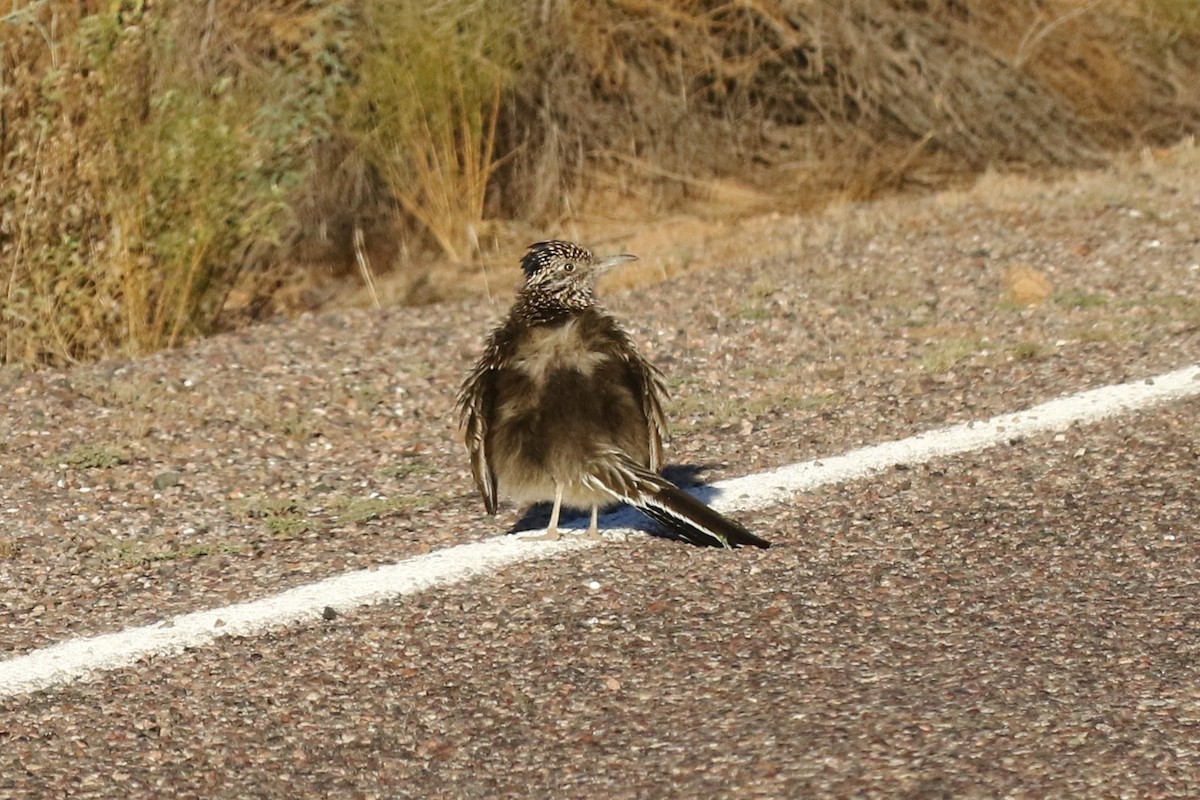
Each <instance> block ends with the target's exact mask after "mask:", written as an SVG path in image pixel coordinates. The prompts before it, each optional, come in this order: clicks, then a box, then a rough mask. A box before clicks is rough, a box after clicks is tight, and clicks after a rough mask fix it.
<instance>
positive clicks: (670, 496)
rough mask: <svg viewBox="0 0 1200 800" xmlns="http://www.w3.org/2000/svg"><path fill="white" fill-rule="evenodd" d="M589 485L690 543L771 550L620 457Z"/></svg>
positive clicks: (599, 470)
mask: <svg viewBox="0 0 1200 800" xmlns="http://www.w3.org/2000/svg"><path fill="white" fill-rule="evenodd" d="M590 482H591V483H593V485H596V486H598V487H599V488H602V489H603V490H604V491H606V492H608V493H609V494H611V495H612V496H613V497H615V498H616V499H618V500H621V501H623V502H625V503H628V504H629V505H631V506H633V507H634V508H636V509H638V510H639V511H641V512H642V513H643V514H645V515H646V516H648V517H650V518H651V519H653V520H654V521H655V522H658V523H659V524H661V525H663V526H664V527H666V528H667V529H669V530H671V531H672V532H674V533H676V534H678V535H679V536H680V537H682V538H683V539H684V540H686V541H688V542H691V543H692V544H698V545H707V546H710V547H730V548H731V547H743V546H747V545H753V546H754V547H764V548H765V547H770V546H771V543H770V542H768V541H766V540H765V539H761V538H759V537H758V536H755V535H754V534H753V533H751V532H750V531H748V530H746V529H745V528H744V527H742V526H741V525H740V524H738V523H737V522H734V521H733V520H731V519H729V518H728V517H725V516H722V515H721V514H718V513H717V512H716V511H713V510H712V509H711V508H709V507H708V506H707V505H705V504H704V503H703V502H701V501H700V500H697V499H696V498H695V497H693V496H692V495H690V494H688V493H687V492H685V491H683V490H682V489H680V488H679V487H678V486H676V485H675V484H673V483H671V482H670V481H668V480H667V479H666V478H664V477H662V476H661V475H658V474H656V473H654V472H651V471H650V470H648V469H644V468H642V467H640V466H637V465H635V464H633V463H631V462H630V461H629V459H628V458H627V457H624V456H621V457H620V459H619V461H618V463H615V464H612V463H609V464H605V465H604V468H601V469H597V470H596V474H593V475H592V476H591V481H590Z"/></svg>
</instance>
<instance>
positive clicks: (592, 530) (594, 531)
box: [583, 505, 604, 539]
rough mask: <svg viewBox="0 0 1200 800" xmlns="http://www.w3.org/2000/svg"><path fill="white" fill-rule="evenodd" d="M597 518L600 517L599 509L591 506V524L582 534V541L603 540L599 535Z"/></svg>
mask: <svg viewBox="0 0 1200 800" xmlns="http://www.w3.org/2000/svg"><path fill="white" fill-rule="evenodd" d="M599 517H600V507H599V506H595V505H593V506H592V524H591V525H588V529H587V530H586V531H584V534H583V538H584V539H603V538H604V537H603V536H601V535H600V520H599Z"/></svg>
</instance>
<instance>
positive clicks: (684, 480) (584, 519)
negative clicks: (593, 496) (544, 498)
mask: <svg viewBox="0 0 1200 800" xmlns="http://www.w3.org/2000/svg"><path fill="white" fill-rule="evenodd" d="M714 466H716V465H715V464H672V465H670V466H668V467H664V468H663V471H662V475H663V477H664V478H666V479H667V480H669V481H670V482H671V483H673V484H675V485H676V486H678V487H679V488H680V489H687V490H688V491H689V492H690V493H691V494H693V495H695V496H696V497H698V498H699V499H700V500H702V501H703V502H705V503H712V501H713V499H714V498H716V496H717V495H718V494H719V492H718V491H717V490H716V489H714V488H712V487H711V486H705V485H704V484H703V475H704V473H706V472H707V471H708V470H709V469H711V468H712V467H714ZM552 509H553V504H552V503H549V502H546V503H534V504H533V505H531V506H529V508H527V509H525V511H524V513H522V514H521V517H520V519H518V520H517V521H516V522H515V523H513V526H512V527H511V528H509V529H508V533H521V532H523V531H536V530H541V529H543V528H545V527H546V526H547V525H549V524H550V512H551V510H552ZM559 519H560V521H561V522H562V523H564V524H563V527H564V528H575V527H579V528H583V527H586V526H587V523H588V512H586V511H584V512H579V511H576V510H574V509H563V511H562V516H561V517H560V518H559ZM614 527H615V528H636V529H638V530H644V531H646V532H647V533H649V534H651V535H653V536H659V537H661V538H663V539H675V540H679V541H682V540H683V537H682V536H679V535H678V534H676V533H674V532H673V531H670V530H668V529H667V528H664V527H663V526H661V525H659V524H658V523H657V522H655V521H654V520H652V519H650V517H647V516H646V515H645V514H642V513H641V512H639V511H637V510H635V509H632V508H629V507H627V506H617V507H614V508H613V509H612V511H609V512H608V513H605V514H602V515H601V517H600V530H601V531H603V530H604V529H605V528H614Z"/></svg>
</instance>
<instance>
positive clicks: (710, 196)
mask: <svg viewBox="0 0 1200 800" xmlns="http://www.w3.org/2000/svg"><path fill="white" fill-rule="evenodd" d="M8 7H9V10H7V11H5V12H3V14H2V16H0V336H2V341H0V363H3V364H9V365H23V366H32V365H43V364H49V365H56V364H63V363H69V362H72V361H78V360H88V359H93V358H97V357H101V356H105V355H113V354H118V355H132V354H137V353H144V352H149V351H153V350H157V349H160V348H163V347H169V346H172V345H175V344H178V343H179V342H182V341H185V340H187V339H188V338H190V337H194V336H198V335H205V334H208V333H211V332H213V331H215V330H220V329H225V328H229V327H232V326H236V325H239V324H245V323H246V322H249V321H253V320H255V319H259V318H262V317H264V316H267V315H271V314H275V313H279V312H280V311H288V310H291V309H294V308H301V307H313V306H315V305H319V304H321V303H324V302H328V301H329V298H330V290H329V289H328V287H329V286H334V287H339V286H341V287H346V286H353V287H358V286H362V287H365V288H364V291H365V294H364V295H363V296H364V297H365V298H366V299H367V301H368V302H375V303H382V302H427V301H430V300H437V299H441V298H444V297H448V296H454V295H455V294H456V293H460V292H462V291H464V289H463V288H462V287H463V286H465V285H467V284H469V283H470V282H471V280H472V279H474V278H477V277H478V276H480V275H482V276H483V277H484V278H485V280H486V278H487V271H488V270H489V268H490V267H491V266H492V265H494V264H495V263H498V262H497V259H499V260H500V263H505V259H507V260H509V261H511V257H512V250H513V249H514V248H515V247H519V246H520V245H522V244H524V243H526V242H527V241H528V240H529V239H530V237H531V236H539V235H542V234H543V233H546V232H556V231H560V230H563V229H564V228H566V227H567V226H569V225H571V224H573V223H574V222H576V221H579V220H591V221H595V220H600V221H601V222H603V220H605V219H609V220H617V221H619V220H620V219H630V218H640V219H653V218H654V217H656V216H659V215H667V214H671V213H676V212H679V211H680V210H686V211H688V212H689V213H699V214H712V215H722V216H728V215H737V214H752V213H760V212H763V211H765V210H768V209H770V210H780V209H782V210H787V211H797V210H807V209H814V208H819V207H822V206H824V205H826V204H828V203H830V202H837V201H845V200H860V199H870V198H874V197H878V196H881V195H884V194H889V193H896V192H902V191H912V190H918V191H919V190H929V189H936V188H940V187H944V186H947V185H950V184H953V183H955V182H961V181H964V180H968V179H970V178H971V177H972V176H976V175H978V174H980V173H981V172H983V171H985V170H989V169H993V170H1019V171H1025V172H1030V173H1034V174H1041V173H1052V172H1055V171H1058V170H1062V169H1070V168H1078V167H1087V166H1096V165H1100V164H1103V163H1104V162H1105V161H1106V160H1107V159H1108V158H1110V157H1111V155H1112V154H1113V153H1115V152H1119V151H1123V150H1128V149H1130V148H1137V147H1157V146H1165V145H1168V144H1170V143H1173V142H1175V141H1177V140H1179V139H1180V138H1182V137H1185V136H1188V135H1192V134H1194V133H1195V132H1196V131H1197V129H1198V128H1200V84H1198V83H1197V81H1196V80H1195V76H1196V75H1197V74H1200V5H1197V4H1196V3H1195V2H1193V0H1089V1H1086V2H1085V1H1084V0H1035V2H1028V3H997V2H993V1H992V0H836V1H835V0H750V2H741V3H724V2H718V1H717V0H676V1H674V2H672V1H671V0H580V2H572V3H568V2H544V1H543V0H536V1H535V0H520V1H519V2H499V0H491V1H489V0H435V1H434V2H414V1H413V0H309V1H308V2H294V0H208V2H203V3H196V2H181V1H179V0H159V1H158V2H146V1H145V0H105V1H104V2H100V0H84V1H83V2H71V3H68V2H61V1H60V0H14V2H13V3H10V4H8ZM614 209H621V211H620V212H617V211H614ZM435 266H436V268H437V269H436V271H435ZM435 274H437V275H442V276H447V275H448V276H450V277H449V279H447V278H445V277H442V278H440V279H435V278H434V276H435ZM381 283H386V285H387V286H388V287H391V288H390V289H389V290H388V291H384V289H382V288H381ZM314 286H321V287H325V288H322V289H321V290H319V291H318V290H316V289H314V288H313V287H314ZM333 291H334V292H336V288H335V290H333Z"/></svg>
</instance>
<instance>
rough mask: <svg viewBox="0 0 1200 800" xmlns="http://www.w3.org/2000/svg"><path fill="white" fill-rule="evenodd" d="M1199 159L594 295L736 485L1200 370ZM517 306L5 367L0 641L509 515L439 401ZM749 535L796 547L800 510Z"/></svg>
mask: <svg viewBox="0 0 1200 800" xmlns="http://www.w3.org/2000/svg"><path fill="white" fill-rule="evenodd" d="M1198 167H1200V155H1197V150H1196V148H1194V147H1187V146H1181V147H1180V148H1177V149H1176V150H1172V151H1169V152H1165V153H1155V154H1147V155H1146V156H1145V157H1143V158H1140V159H1136V160H1133V161H1131V162H1130V163H1128V164H1124V165H1122V166H1119V167H1115V168H1113V169H1111V170H1107V171H1104V172H1097V173H1087V174H1082V175H1078V176H1072V177H1069V178H1067V179H1064V180H1062V181H1059V182H1055V183H1048V184H1043V183H1038V182H1033V181H1028V180H1023V179H1018V178H1002V177H990V178H986V179H985V180H984V181H982V182H981V183H980V185H979V186H977V187H975V188H974V189H972V190H970V191H964V192H951V193H945V194H941V195H937V196H934V197H928V198H923V199H917V200H912V199H908V200H897V201H889V202H885V203H876V204H869V205H852V206H845V207H840V208H837V209H832V210H830V211H828V212H826V213H824V214H822V215H818V216H815V217H804V218H793V217H785V216H779V217H767V218H758V219H753V220H746V221H743V222H741V223H738V224H737V225H728V224H727V225H722V226H720V238H719V239H717V238H704V239H701V240H698V241H690V242H687V243H675V244H667V243H664V244H663V250H662V257H663V259H664V260H672V259H677V256H678V250H679V249H680V248H685V247H686V249H687V253H688V259H689V260H690V262H691V263H692V264H693V267H694V268H693V269H691V270H689V271H687V272H686V273H683V274H678V275H675V276H674V277H672V278H670V279H669V280H667V281H665V282H662V283H657V284H653V285H651V284H649V283H639V282H638V280H637V278H636V276H635V277H634V278H633V279H632V283H633V284H634V285H632V286H630V287H627V288H623V289H618V290H615V291H612V292H610V293H608V294H607V296H606V300H607V304H608V305H609V307H610V308H611V309H612V310H613V311H614V312H615V313H616V314H617V315H618V316H619V317H620V318H622V319H623V320H625V321H627V322H628V324H629V327H630V328H631V331H632V333H633V335H634V338H635V340H636V341H637V342H638V343H639V345H640V346H641V347H642V348H643V349H644V351H645V352H646V353H647V355H648V356H650V358H651V359H652V360H653V361H654V362H656V363H657V364H659V365H660V366H661V367H662V368H663V369H664V371H665V372H666V373H667V375H668V376H669V378H670V381H671V386H672V393H673V401H672V403H671V406H670V409H669V411H668V414H669V418H670V419H671V422H672V429H673V438H672V441H671V443H670V446H669V449H668V451H667V456H668V460H669V462H671V463H673V464H679V465H686V466H690V467H695V468H698V469H699V470H700V475H701V476H702V477H705V478H707V479H714V478H719V477H724V476H732V475H740V474H745V473H748V472H752V471H757V470H760V469H764V468H768V467H772V466H777V465H780V464H784V463H790V462H792V461H795V460H798V459H803V458H810V457H816V456H820V455H823V454H829V453H836V452H841V451H844V450H846V449H850V448H853V447H855V446H858V445H862V444H868V443H873V442H877V441H880V440H883V439H888V438H894V437H900V436H905V435H909V434H912V433H916V432H918V431H921V430H925V429H928V428H930V427H934V426H940V425H943V424H946V423H947V422H954V421H962V420H967V419H972V418H980V417H986V416H990V415H992V414H995V413H999V412H1003V411H1010V410H1016V409H1019V408H1021V407H1023V406H1025V405H1029V404H1032V403H1035V402H1038V401H1041V400H1044V399H1046V398H1048V397H1050V396H1054V395H1057V394H1060V393H1063V392H1069V391H1076V390H1079V389H1082V388H1085V387H1088V386H1093V385H1099V384H1103V383H1109V382H1114V381H1122V380H1131V379H1136V378H1139V377H1144V376H1148V375H1152V374H1154V373H1156V372H1158V371H1165V370H1168V369H1173V368H1176V367H1179V366H1182V365H1185V364H1190V363H1196V362H1197V361H1200V299H1198V292H1197V291H1196V290H1197V286H1198V284H1200V234H1198V228H1200V226H1198V225H1197V222H1196V220H1197V219H1198V218H1200V190H1198V189H1197V188H1196V187H1197V182H1196V181H1195V174H1196V172H1197V168H1198ZM714 236H715V234H714ZM612 249H617V248H616V247H613V248H612ZM640 255H641V256H642V258H643V262H642V265H643V268H646V269H650V270H653V269H654V267H653V263H654V260H655V258H656V253H654V252H641V253H640ZM515 262H516V254H514V266H513V271H514V277H515V275H516V266H515ZM507 303H508V296H501V297H497V298H495V299H494V300H493V301H485V300H483V299H480V300H478V301H474V302H464V303H458V304H452V305H441V306H436V307H427V308H416V309H407V308H396V309H389V310H385V311H383V312H374V313H368V312H355V311H350V312H339V313H327V314H321V315H316V316H308V317H305V318H301V319H298V320H295V321H290V322H281V323H279V324H276V325H268V326H262V327H258V328H254V329H249V330H244V331H241V332H238V333H236V334H232V335H228V336H221V337H217V338H214V339H211V340H208V341H204V342H199V343H196V344H194V345H193V346H190V347H188V348H186V349H182V350H178V351H174V352H169V353H163V354H159V355H155V356H153V357H149V358H144V359H137V360H127V361H110V362H105V363H102V364H97V365H90V366H81V367H78V368H75V369H71V370H65V371H56V372H40V373H36V374H30V375H19V374H14V373H12V372H8V373H4V374H3V375H2V376H0V396H2V397H3V398H4V403H3V406H2V407H0V476H3V478H2V481H0V525H2V527H0V652H4V653H10V654H15V653H20V652H25V651H28V650H30V649H33V648H36V647H40V646H44V645H46V644H49V643H52V642H54V641H58V640H60V639H62V638H63V637H66V636H69V635H73V634H85V633H98V632H103V631H107V630H114V629H119V628H122V627H126V626H129V625H134V624H140V623H148V622H152V621H155V620H161V619H164V618H166V617H169V616H171V615H173V614H176V613H179V612H182V611H187V610H193V609H196V608H201V607H207V606H211V605H216V604H222V603H227V602H231V601H236V600H240V599H247V598H251V597H257V596H261V595H263V594H266V593H270V592H274V591H276V590H278V589H281V588H286V587H288V586H291V585H296V584H299V583H304V582H308V581H311V580H313V579H316V578H320V577H324V576H327V575H331V574H336V573H338V572H342V571H345V570H348V569H353V568H360V567H366V566H370V565H372V564H378V563H390V562H392V561H395V560H397V559H401V558H404V557H406V556H409V555H412V554H415V553H420V552H426V551H428V550H430V549H433V548H440V547H444V546H447V545H450V544H457V543H461V542H464V541H472V540H478V539H480V538H483V537H487V536H493V535H496V534H497V533H498V532H502V531H504V530H506V529H507V528H509V527H511V525H512V524H513V523H514V522H515V520H516V519H517V516H518V512H517V510H516V509H511V508H509V509H506V510H505V511H503V512H502V514H501V516H500V517H499V518H498V519H496V520H492V519H490V518H487V517H486V516H485V515H484V514H483V513H482V509H481V504H480V503H479V502H478V499H477V498H476V497H475V496H474V495H473V490H472V487H471V483H470V479H469V476H468V471H467V465H466V460H465V458H464V454H463V451H462V447H461V444H460V442H459V439H458V434H457V430H456V420H455V419H454V416H453V413H452V408H453V402H454V395H455V392H456V390H457V387H458V383H459V381H460V380H461V378H462V376H463V375H464V374H465V372H466V370H467V369H468V368H469V367H470V365H471V364H472V362H473V360H474V358H475V357H476V354H477V352H478V348H479V347H480V345H481V343H482V341H483V337H484V334H485V332H486V330H487V328H488V326H489V325H490V324H492V323H493V322H494V321H495V320H496V319H498V317H499V316H500V315H501V314H502V313H503V312H504V310H505V308H506V307H507ZM760 532H761V533H762V534H763V535H765V536H766V537H767V538H770V539H773V540H776V541H779V542H781V543H783V544H785V545H795V546H801V545H805V544H807V543H809V542H808V538H807V537H808V535H809V534H808V533H807V532H806V530H805V529H804V528H803V527H802V526H786V527H779V528H775V527H771V525H770V523H769V520H768V521H767V524H766V526H765V527H760ZM654 544H655V545H656V546H661V547H667V548H668V549H670V550H671V551H672V552H676V551H675V550H674V545H669V544H667V543H665V542H654ZM647 546H649V545H647Z"/></svg>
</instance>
